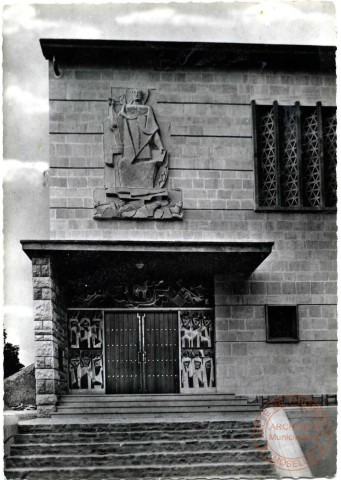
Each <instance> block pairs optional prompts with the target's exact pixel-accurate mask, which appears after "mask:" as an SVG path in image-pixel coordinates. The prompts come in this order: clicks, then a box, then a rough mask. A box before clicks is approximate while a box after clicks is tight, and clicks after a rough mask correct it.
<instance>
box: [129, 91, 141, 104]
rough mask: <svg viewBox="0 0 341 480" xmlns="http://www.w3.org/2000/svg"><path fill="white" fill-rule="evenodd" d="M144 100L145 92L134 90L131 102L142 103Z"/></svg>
mask: <svg viewBox="0 0 341 480" xmlns="http://www.w3.org/2000/svg"><path fill="white" fill-rule="evenodd" d="M142 100H143V92H142V90H138V89H133V90H132V91H131V102H132V103H140V102H142Z"/></svg>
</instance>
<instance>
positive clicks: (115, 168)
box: [94, 89, 182, 220]
mask: <svg viewBox="0 0 341 480" xmlns="http://www.w3.org/2000/svg"><path fill="white" fill-rule="evenodd" d="M148 97H149V91H148V92H142V91H141V90H138V89H128V90H127V91H126V92H125V93H124V94H122V95H120V96H119V97H117V98H113V99H112V98H109V115H108V117H107V118H106V120H105V121H104V125H103V152H104V162H105V165H106V166H107V167H109V168H110V169H112V172H111V173H110V174H108V175H107V179H108V178H109V180H107V181H106V185H105V187H104V188H100V189H96V190H95V192H94V204H95V209H96V213H95V216H94V218H95V219H101V220H106V219H111V218H133V219H158V220H165V219H182V192H181V190H168V189H167V188H166V187H165V185H166V182H167V179H168V152H167V151H166V149H165V147H164V145H163V142H162V139H161V135H160V128H159V125H158V123H157V121H156V118H155V114H154V111H153V108H152V106H150V105H147V101H148ZM107 167H106V168H107Z"/></svg>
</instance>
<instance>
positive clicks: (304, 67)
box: [40, 38, 336, 72]
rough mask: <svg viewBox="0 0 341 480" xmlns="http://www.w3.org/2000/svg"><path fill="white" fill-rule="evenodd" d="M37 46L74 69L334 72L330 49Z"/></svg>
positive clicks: (57, 42)
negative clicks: (104, 66) (98, 66)
mask: <svg viewBox="0 0 341 480" xmlns="http://www.w3.org/2000/svg"><path fill="white" fill-rule="evenodd" d="M40 44H41V48H42V52H43V55H44V57H45V58H46V59H48V60H51V61H52V60H53V59H56V61H57V62H63V61H67V62H73V61H74V62H76V63H77V64H78V65H79V64H86V63H88V62H89V61H95V62H96V64H98V63H99V62H108V61H109V62H110V63H112V64H114V65H117V64H123V65H129V66H139V65H141V66H147V65H153V66H154V67H155V68H159V69H161V70H162V69H168V68H170V67H171V66H174V67H182V68H184V67H199V68H209V67H230V68H232V67H239V68H244V67H245V68H250V67H256V68H260V69H261V70H262V71H264V70H265V71H268V70H282V71H316V72H335V52H336V47H335V46H313V45H269V44H250V43H218V42H217V43H213V42H205V43H203V42H166V41H137V40H72V39H49V38H42V39H41V40H40Z"/></svg>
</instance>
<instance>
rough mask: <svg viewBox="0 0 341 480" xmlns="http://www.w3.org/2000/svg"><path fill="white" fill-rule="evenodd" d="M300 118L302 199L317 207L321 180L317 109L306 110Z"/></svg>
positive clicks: (308, 204) (319, 202) (307, 203)
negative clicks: (303, 186) (303, 195)
mask: <svg viewBox="0 0 341 480" xmlns="http://www.w3.org/2000/svg"><path fill="white" fill-rule="evenodd" d="M302 120H303V121H302V166H303V184H304V185H305V189H304V194H305V198H304V200H305V204H306V205H307V206H309V207H319V206H320V205H321V180H320V150H319V132H318V112H317V109H313V110H312V111H311V110H309V111H307V112H306V115H304V117H303V119H302Z"/></svg>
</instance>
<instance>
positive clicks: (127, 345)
mask: <svg viewBox="0 0 341 480" xmlns="http://www.w3.org/2000/svg"><path fill="white" fill-rule="evenodd" d="M105 333H106V336H105V338H106V342H105V343H106V348H105V352H106V376H107V384H106V386H107V393H139V392H140V389H141V385H140V368H139V364H138V340H139V337H138V319H137V316H136V313H107V314H106V318H105Z"/></svg>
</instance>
